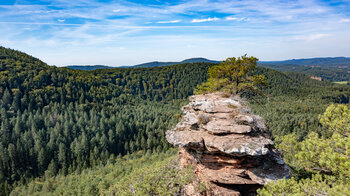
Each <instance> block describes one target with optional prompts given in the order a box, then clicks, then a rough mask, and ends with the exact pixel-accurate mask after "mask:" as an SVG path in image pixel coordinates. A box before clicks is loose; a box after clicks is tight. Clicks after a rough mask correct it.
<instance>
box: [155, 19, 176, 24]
mask: <svg viewBox="0 0 350 196" xmlns="http://www.w3.org/2000/svg"><path fill="white" fill-rule="evenodd" d="M179 22H181V20H169V21H158V22H157V23H158V24H168V23H179Z"/></svg>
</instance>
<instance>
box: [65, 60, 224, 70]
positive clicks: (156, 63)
mask: <svg viewBox="0 0 350 196" xmlns="http://www.w3.org/2000/svg"><path fill="white" fill-rule="evenodd" d="M184 63H219V61H213V60H209V59H206V58H190V59H186V60H183V61H179V62H159V61H153V62H148V63H142V64H138V65H130V66H119V67H112V66H106V65H69V66H65V67H67V68H70V69H79V70H86V71H88V70H95V69H113V68H141V67H163V66H168V65H177V64H184Z"/></svg>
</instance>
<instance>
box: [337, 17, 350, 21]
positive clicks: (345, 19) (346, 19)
mask: <svg viewBox="0 0 350 196" xmlns="http://www.w3.org/2000/svg"><path fill="white" fill-rule="evenodd" d="M339 22H350V18H342V19H340V20H339Z"/></svg>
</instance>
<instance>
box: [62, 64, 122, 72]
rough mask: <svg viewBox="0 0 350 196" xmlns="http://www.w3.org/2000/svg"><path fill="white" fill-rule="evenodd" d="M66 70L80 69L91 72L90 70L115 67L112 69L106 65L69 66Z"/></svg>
mask: <svg viewBox="0 0 350 196" xmlns="http://www.w3.org/2000/svg"><path fill="white" fill-rule="evenodd" d="M65 67H66V68H69V69H78V70H85V71H90V70H95V69H113V68H115V67H110V66H106V65H68V66H65Z"/></svg>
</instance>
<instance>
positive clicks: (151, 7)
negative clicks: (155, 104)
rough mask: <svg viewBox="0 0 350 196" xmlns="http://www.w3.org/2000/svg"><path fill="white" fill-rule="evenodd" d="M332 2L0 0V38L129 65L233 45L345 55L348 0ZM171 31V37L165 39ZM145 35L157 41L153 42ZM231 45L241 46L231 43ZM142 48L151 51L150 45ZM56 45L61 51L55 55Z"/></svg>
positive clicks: (8, 42)
mask: <svg viewBox="0 0 350 196" xmlns="http://www.w3.org/2000/svg"><path fill="white" fill-rule="evenodd" d="M337 1H338V4H337V5H334V4H330V3H328V2H326V1H322V0H310V1H281V0H267V1H261V0H244V1H225V0H210V1H209V0H188V1H172V2H171V3H169V2H167V3H165V2H164V1H146V0H140V1H129V0H121V1H119V0H117V1H100V0H75V1H71V0H54V1H50V2H52V3H48V1H47V0H43V1H38V2H44V3H42V4H40V3H37V4H35V5H28V4H21V2H24V0H17V2H16V4H14V5H0V38H1V39H0V45H4V46H10V47H13V48H16V49H22V50H24V51H26V52H29V53H31V51H36V52H37V53H34V54H40V55H42V56H44V57H45V56H48V57H47V58H46V59H47V62H48V63H50V64H64V63H67V61H69V59H70V58H73V57H72V56H73V55H76V56H77V57H76V60H77V61H78V60H79V59H80V60H81V59H84V60H86V61H88V60H89V59H91V58H92V57H91V56H93V55H91V56H90V55H84V54H90V53H91V54H92V53H93V52H92V51H96V50H97V49H96V48H99V49H101V51H105V49H106V48H108V50H109V51H110V53H111V56H110V57H108V56H103V57H104V58H102V57H101V59H100V60H101V62H100V63H103V64H111V62H112V61H113V60H118V61H124V62H127V61H129V63H121V64H132V63H133V61H134V59H135V58H134V56H135V55H137V56H139V58H138V61H141V62H142V61H143V60H145V59H147V58H151V57H152V58H154V59H153V60H157V58H158V57H159V56H160V55H162V56H173V54H174V53H176V54H179V55H180V54H181V55H182V56H184V55H190V54H191V55H197V54H198V55H200V56H206V55H210V54H220V51H221V53H222V54H225V55H230V54H231V55H234V54H236V53H234V52H237V53H238V52H239V50H242V51H243V50H244V53H245V52H249V51H255V52H256V51H257V49H258V48H259V49H262V50H263V52H256V54H259V55H261V54H264V55H265V56H268V57H273V56H274V55H275V56H276V57H278V58H280V57H281V56H283V54H282V52H285V54H284V55H285V56H286V57H287V56H288V55H289V52H290V51H291V50H293V51H296V52H295V56H293V57H297V55H298V52H299V51H301V50H299V49H298V47H299V48H304V49H305V48H308V49H310V50H311V49H313V52H314V53H311V52H308V51H305V50H304V51H303V53H301V52H299V53H300V55H306V54H317V51H321V50H320V49H319V48H321V47H322V48H332V49H333V50H332V51H329V52H333V51H337V52H339V55H347V54H349V53H350V51H349V50H350V49H349V47H348V45H349V44H350V38H346V35H348V34H350V26H349V22H350V18H349V13H350V8H349V7H350V4H349V3H348V1H346V0H337ZM26 2H27V0H26ZM151 2H152V3H151ZM243 21H244V22H243ZM165 24H169V25H165ZM170 24H172V25H170ZM150 36H152V37H150ZM217 37H220V38H222V39H216V38H217ZM175 38H176V41H174V40H172V39H175ZM194 38H198V39H194ZM145 40H147V41H145ZM191 40H196V41H197V42H194V41H191ZM328 40H332V42H331V41H328ZM199 41H200V42H201V44H198V42H199ZM152 42H154V43H157V44H158V45H157V47H155V46H154V44H152ZM213 43H215V44H213ZM210 44H211V45H214V46H215V49H216V50H217V51H218V52H213V51H210V52H211V53H209V52H208V51H206V50H207V48H211V47H210ZM316 44H318V45H317V46H316ZM190 45H194V46H196V51H195V52H194V51H191V47H188V46H190ZM232 45H237V46H239V47H238V48H240V49H239V50H238V49H237V50H232V49H230V47H231V46H232ZM289 45H293V47H294V48H291V47H289ZM340 45H342V48H340ZM343 45H344V46H343ZM120 47H126V49H125V50H122V51H123V53H122V54H120V56H119V57H118V58H114V57H115V53H113V49H114V50H115V51H121V50H120ZM264 47H266V48H269V49H270V50H267V49H264ZM149 48H152V50H154V51H152V52H150V49H149ZM169 48H170V49H169ZM335 49H338V50H335ZM57 50H60V51H61V53H62V56H64V57H65V56H67V58H62V56H61V57H60V58H58V57H57V56H56V57H55V55H54V54H55V51H57ZM106 50H107V49H106ZM178 50H183V53H179V52H178ZM192 50H193V48H192ZM325 50H326V49H325ZM222 51H227V53H223V52H222ZM50 52H51V53H50ZM275 53H276V54H275ZM34 54H33V55H34ZM112 54H113V55H112ZM155 54H159V55H157V56H155ZM204 54H206V55H204ZM320 54H321V53H320ZM79 55H80V56H79ZM42 56H38V57H42ZM265 56H261V57H260V58H264V57H265ZM49 57H50V58H49ZM78 57H79V58H78ZM208 57H209V56H208ZM179 58H180V57H179ZM213 58H214V59H220V58H221V57H219V56H218V57H217V58H215V57H213ZM108 59H109V60H108ZM113 64H120V63H118V62H114V63H113Z"/></svg>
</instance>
